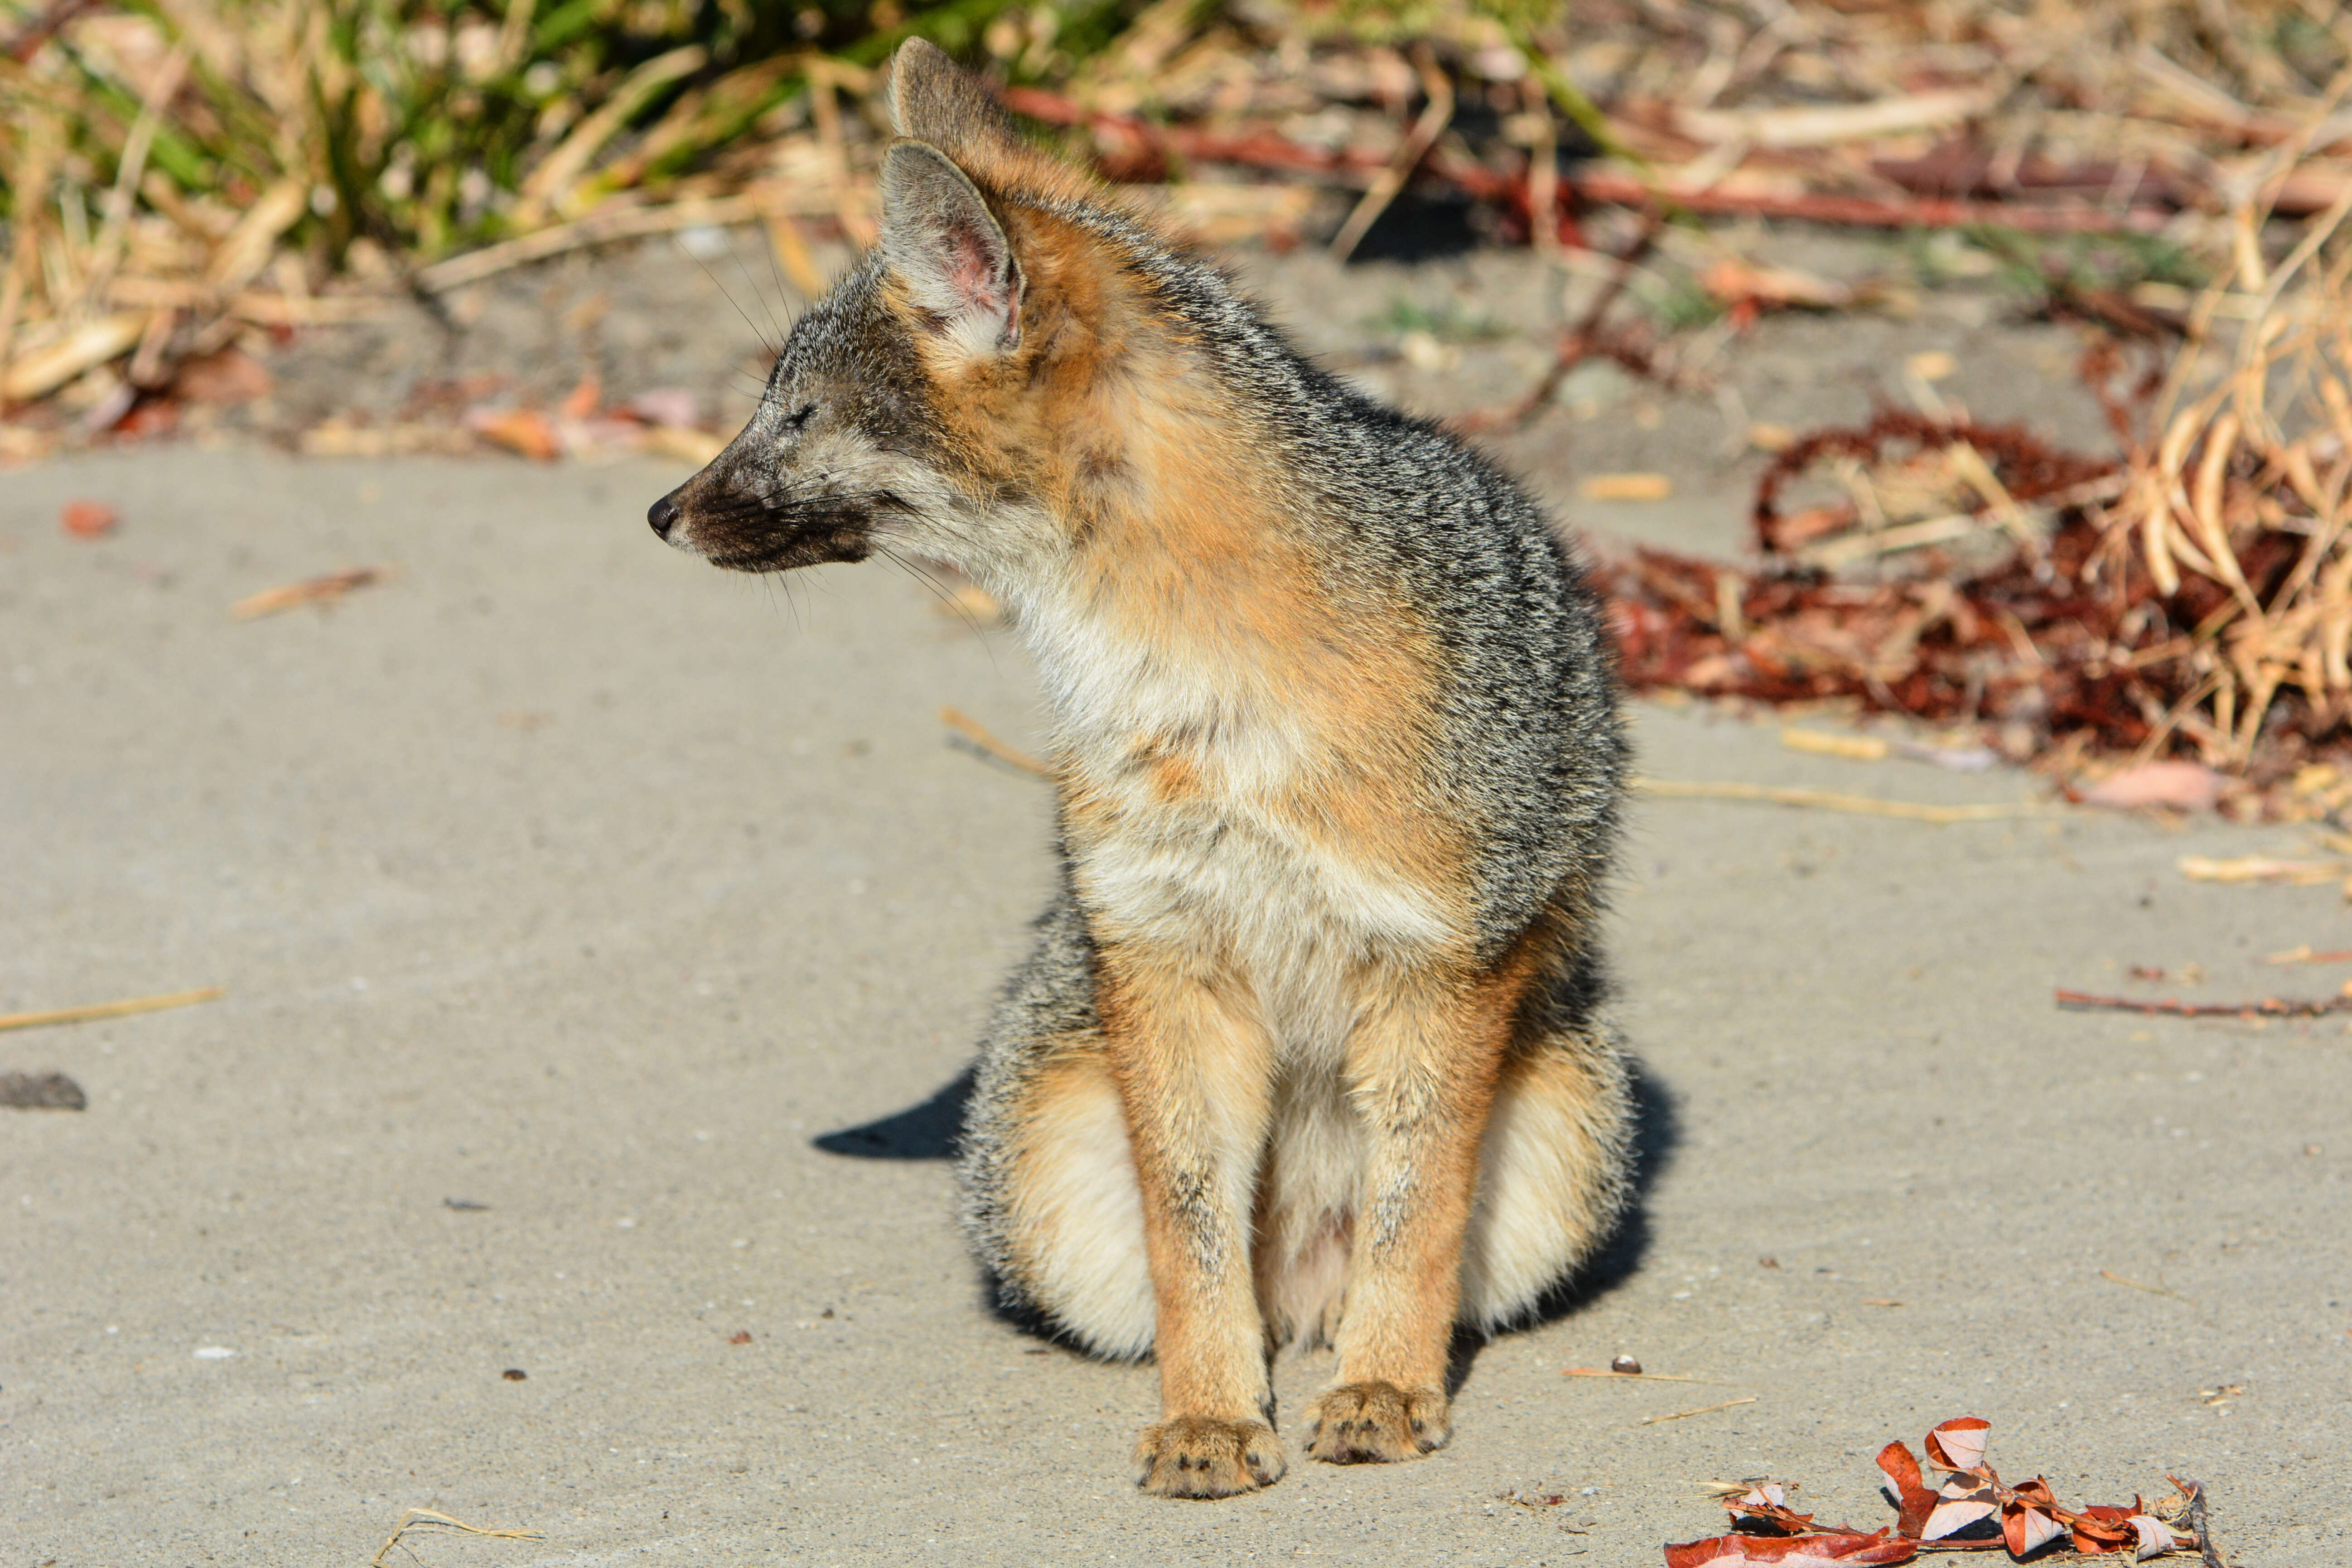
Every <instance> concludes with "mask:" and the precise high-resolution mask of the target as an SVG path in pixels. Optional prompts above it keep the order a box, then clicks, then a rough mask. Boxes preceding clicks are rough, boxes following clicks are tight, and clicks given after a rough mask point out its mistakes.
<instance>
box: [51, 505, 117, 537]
mask: <svg viewBox="0 0 2352 1568" xmlns="http://www.w3.org/2000/svg"><path fill="white" fill-rule="evenodd" d="M120 521H122V514H121V513H120V512H118V511H116V510H114V509H113V508H112V507H110V506H109V505H107V504H106V503H105V502H104V501H102V500H69V501H68V502H66V509H65V510H64V511H63V512H62V513H60V514H59V515H58V527H60V528H62V529H64V530H65V531H67V532H68V533H69V534H71V535H73V536H74V537H75V538H76V539H96V538H98V537H100V535H101V534H108V533H111V532H113V531H114V525H115V524H116V523H118V522H120Z"/></svg>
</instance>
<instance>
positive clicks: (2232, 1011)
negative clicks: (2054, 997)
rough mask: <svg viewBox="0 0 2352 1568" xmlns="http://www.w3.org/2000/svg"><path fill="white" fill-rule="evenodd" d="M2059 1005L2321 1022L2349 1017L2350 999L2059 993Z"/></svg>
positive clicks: (2088, 1009) (2090, 1009) (2084, 1010)
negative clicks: (2174, 997)
mask: <svg viewBox="0 0 2352 1568" xmlns="http://www.w3.org/2000/svg"><path fill="white" fill-rule="evenodd" d="M2058 1005H2059V1006H2061V1007H2063V1008H2064V1009H2065V1010H2066V1011H2068V1012H2070V1013H2101V1012H2104V1013H2151V1014H2161V1015H2163V1016H2166V1017H2170V1018H2320V1017H2325V1016H2327V1015H2328V1014H2330V1013H2352V996H2322V997H2316V998H2303V997H2296V998H2294V999H2292V1000H2282V999H2281V998H2279V997H2276V996H2265V997H2263V999H2262V1000H2261V1001H2259V1002H2175V1001H2172V1000H2170V999H2166V1000H2164V1001H2161V1002H2143V1001H2141V1000H2140V999H2138V998H2137V997H2135V996H2094V995H2091V994H2088V993H2087V992H2082V991H2066V990H2061V991H2060V992H2059V993H2058Z"/></svg>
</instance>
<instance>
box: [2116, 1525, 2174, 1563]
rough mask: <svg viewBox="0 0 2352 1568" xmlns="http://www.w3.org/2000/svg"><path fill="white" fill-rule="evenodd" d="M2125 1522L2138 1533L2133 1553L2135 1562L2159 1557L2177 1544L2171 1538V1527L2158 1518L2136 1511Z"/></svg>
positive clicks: (2143, 1561)
mask: <svg viewBox="0 0 2352 1568" xmlns="http://www.w3.org/2000/svg"><path fill="white" fill-rule="evenodd" d="M2125 1522H2126V1523H2128V1524H2129V1525H2130V1526H2131V1527H2132V1529H2133V1530H2134V1531H2137V1532H2138V1535H2139V1544H2138V1549H2137V1551H2136V1552H2134V1553H2133V1560H2134V1561H2135V1562H2139V1563H2145V1562H2147V1560H2148V1559H2149V1558H2151V1557H2161V1556H2163V1555H2164V1554H2165V1553H2166V1552H2170V1551H2171V1550H2172V1549H2173V1547H2174V1546H2175V1545H2176V1544H2178V1543H2177V1542H2175V1541H2174V1540H2173V1538H2172V1531H2171V1528H2170V1527H2169V1526H2168V1525H2167V1524H2166V1523H2165V1522H2164V1521H2162V1520H2160V1519H2157V1518H2155V1517H2153V1516H2151V1515H2148V1514H2145V1513H2136V1514H2134V1515H2132V1516H2131V1518H2130V1519H2129V1520H2127V1521H2125Z"/></svg>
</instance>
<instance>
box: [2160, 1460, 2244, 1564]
mask: <svg viewBox="0 0 2352 1568" xmlns="http://www.w3.org/2000/svg"><path fill="white" fill-rule="evenodd" d="M2164 1479H2166V1480H2168V1481H2170V1482H2171V1483H2172V1484H2173V1485H2174V1486H2176V1487H2179V1489H2180V1490H2181V1494H2182V1495H2183V1496H2185V1497H2187V1498H2188V1499H2189V1507H2188V1509H2187V1510H2186V1511H2187V1513H2188V1515H2189V1531H2190V1533H2192V1534H2194V1535H2195V1536H2196V1537H2197V1555H2198V1556H2199V1557H2200V1558H2201V1559H2202V1560H2203V1562H2204V1564H2205V1568H2230V1565H2229V1564H2228V1563H2225V1562H2223V1561H2222V1559H2221V1549H2220V1548H2218V1547H2216V1546H2215V1545H2214V1544H2213V1529H2212V1526H2211V1525H2210V1523H2209V1522H2208V1521H2207V1520H2206V1518H2205V1483H2204V1482H2203V1481H2185V1480H2182V1479H2180V1478H2179V1476H2167V1477H2165V1478H2164Z"/></svg>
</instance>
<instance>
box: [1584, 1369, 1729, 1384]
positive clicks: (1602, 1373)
mask: <svg viewBox="0 0 2352 1568" xmlns="http://www.w3.org/2000/svg"><path fill="white" fill-rule="evenodd" d="M1559 1375H1560V1376H1562V1377H1615V1378H1622V1379H1624V1380H1626V1381H1627V1382H1633V1381H1637V1380H1638V1381H1640V1382H1643V1383H1720V1382H1722V1381H1723V1380H1722V1379H1721V1378H1717V1377H1685V1376H1684V1375H1682V1374H1681V1373H1672V1372H1612V1371H1611V1370H1610V1369H1609V1368H1607V1367H1605V1366H1564V1367H1561V1368H1560V1369H1559Z"/></svg>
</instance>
